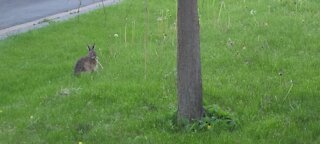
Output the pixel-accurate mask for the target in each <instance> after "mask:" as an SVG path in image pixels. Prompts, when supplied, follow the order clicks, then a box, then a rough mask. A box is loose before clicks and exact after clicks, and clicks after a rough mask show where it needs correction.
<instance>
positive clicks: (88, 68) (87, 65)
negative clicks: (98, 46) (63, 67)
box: [74, 45, 97, 75]
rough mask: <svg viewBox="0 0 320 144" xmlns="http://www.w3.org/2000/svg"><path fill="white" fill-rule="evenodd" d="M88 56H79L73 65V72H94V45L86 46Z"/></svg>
mask: <svg viewBox="0 0 320 144" xmlns="http://www.w3.org/2000/svg"><path fill="white" fill-rule="evenodd" d="M88 49H89V52H88V56H86V57H82V58H80V59H79V60H78V61H77V63H76V65H75V67H74V74H75V75H79V74H80V73H81V72H94V71H95V70H96V69H97V59H96V53H95V51H94V45H93V46H92V47H90V46H88Z"/></svg>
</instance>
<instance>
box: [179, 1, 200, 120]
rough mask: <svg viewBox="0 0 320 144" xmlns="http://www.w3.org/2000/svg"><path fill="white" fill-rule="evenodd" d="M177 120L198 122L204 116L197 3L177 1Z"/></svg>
mask: <svg viewBox="0 0 320 144" xmlns="http://www.w3.org/2000/svg"><path fill="white" fill-rule="evenodd" d="M177 18H178V20H177V29H178V33H177V39H178V52H177V71H178V73H177V87H178V114H177V120H178V123H180V122H181V121H182V120H188V121H192V120H198V119H200V118H201V117H202V115H203V106H202V80H201V63H200V39H199V17H198V5H197V0H178V16H177Z"/></svg>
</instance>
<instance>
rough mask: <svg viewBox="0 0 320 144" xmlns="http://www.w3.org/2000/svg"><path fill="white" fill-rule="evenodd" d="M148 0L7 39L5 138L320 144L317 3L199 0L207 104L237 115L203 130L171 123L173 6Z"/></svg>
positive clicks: (1, 94) (3, 47) (1, 110)
mask: <svg viewBox="0 0 320 144" xmlns="http://www.w3.org/2000/svg"><path fill="white" fill-rule="evenodd" d="M144 2H145V1H144V0H126V1H123V2H122V3H120V4H118V5H114V6H111V7H106V8H104V9H99V10H96V11H93V12H90V13H87V14H83V15H81V16H79V17H75V18H73V19H70V20H68V21H64V22H52V23H51V24H50V25H49V26H47V27H45V28H41V29H37V30H33V31H30V32H27V33H23V34H19V35H16V36H11V37H9V38H7V39H5V40H1V41H0V61H2V63H1V64H0V69H1V73H0V143H1V144H2V143H3V144H5V143H63V144H65V143H79V142H80V143H83V144H86V143H88V144H89V143H92V144H93V143H96V144H97V143H139V144H140V143H245V144H246V143H266V144H269V143H320V115H319V113H320V98H319V96H320V75H319V70H320V41H319V39H320V21H319V17H320V11H319V9H320V4H319V3H318V1H317V0H257V1H249V0H248V1H246V0H238V1H233V0H224V1H220V0H199V16H200V24H201V32H200V33H201V62H202V81H203V93H204V95H203V97H204V102H205V105H212V104H216V105H219V106H220V107H221V108H223V109H225V110H226V111H228V112H229V113H232V114H233V115H234V116H235V117H236V118H237V119H238V121H239V125H238V127H236V128H235V129H233V130H229V129H224V128H221V127H219V126H216V127H213V128H211V129H209V130H208V131H201V132H186V131H183V130H182V131H177V130H176V129H175V128H174V125H173V122H172V117H173V115H174V112H175V111H176V110H177V100H176V99H177V97H176V1H172V0H161V1H151V0H149V1H148V3H147V4H146V3H144ZM92 43H95V44H96V47H97V48H96V51H97V54H98V56H99V61H100V63H101V64H102V67H99V69H98V71H97V72H95V73H92V74H91V73H87V74H83V75H81V76H80V77H75V76H74V75H73V67H74V64H75V63H76V60H77V59H78V58H80V57H81V56H85V55H86V54H87V48H86V45H87V44H92Z"/></svg>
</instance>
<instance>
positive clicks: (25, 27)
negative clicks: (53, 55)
mask: <svg viewBox="0 0 320 144" xmlns="http://www.w3.org/2000/svg"><path fill="white" fill-rule="evenodd" d="M119 2H120V0H103V1H101V2H97V3H94V4H91V5H88V6H84V7H81V8H76V9H73V10H69V11H66V12H62V13H58V14H54V15H51V16H47V17H44V18H41V19H38V20H34V21H31V22H27V23H24V24H19V25H16V26H12V27H9V28H5V29H1V30H0V40H2V39H5V38H7V37H9V36H13V35H17V34H20V33H24V32H27V31H30V30H33V29H37V28H41V27H44V26H47V25H49V23H50V22H55V21H63V20H66V19H69V18H72V17H75V16H77V15H79V14H83V13H86V12H89V11H92V10H95V9H98V8H103V7H106V6H111V5H114V4H117V3H119Z"/></svg>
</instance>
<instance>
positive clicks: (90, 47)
mask: <svg viewBox="0 0 320 144" xmlns="http://www.w3.org/2000/svg"><path fill="white" fill-rule="evenodd" d="M94 46H95V44H93V45H92V46H89V45H88V50H89V52H88V57H90V58H91V59H96V57H97V55H96V52H95V51H94Z"/></svg>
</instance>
